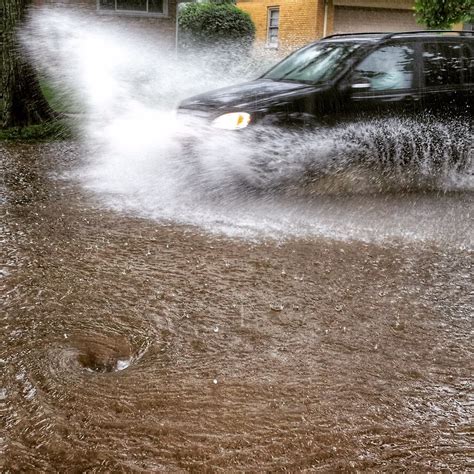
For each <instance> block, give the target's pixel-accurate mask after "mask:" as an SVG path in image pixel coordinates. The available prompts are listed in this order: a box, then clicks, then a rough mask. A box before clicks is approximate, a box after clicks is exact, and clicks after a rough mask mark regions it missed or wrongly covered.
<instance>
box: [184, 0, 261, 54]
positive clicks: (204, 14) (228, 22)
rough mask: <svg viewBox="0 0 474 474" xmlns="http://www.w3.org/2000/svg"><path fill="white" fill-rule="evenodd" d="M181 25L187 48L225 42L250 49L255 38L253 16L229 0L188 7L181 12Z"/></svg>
mask: <svg viewBox="0 0 474 474" xmlns="http://www.w3.org/2000/svg"><path fill="white" fill-rule="evenodd" d="M217 1H220V2H222V3H217ZM178 24H179V28H180V34H181V46H184V47H185V48H188V47H192V46H198V47H199V46H206V45H213V44H223V43H226V44H228V43H238V44H241V45H244V46H245V45H247V46H248V45H250V44H251V43H252V42H253V39H254V37H255V25H254V24H253V21H252V20H251V18H250V15H248V13H245V12H243V11H242V10H240V9H239V8H237V7H236V6H235V5H233V4H232V3H228V2H225V0H216V3H191V4H189V5H187V6H186V7H184V8H183V9H182V10H181V11H180V12H179V16H178Z"/></svg>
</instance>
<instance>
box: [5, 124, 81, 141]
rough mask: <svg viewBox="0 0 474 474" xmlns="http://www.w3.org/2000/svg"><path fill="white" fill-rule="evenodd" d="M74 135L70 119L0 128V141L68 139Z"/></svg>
mask: <svg viewBox="0 0 474 474" xmlns="http://www.w3.org/2000/svg"><path fill="white" fill-rule="evenodd" d="M75 137H76V135H75V131H74V125H73V124H72V122H71V121H70V120H66V119H63V120H57V121H54V122H45V123H42V124H40V125H30V126H29V127H21V128H20V127H14V128H7V129H2V130H0V141H1V140H6V141H16V140H19V141H33V142H37V141H51V140H70V139H74V138H75Z"/></svg>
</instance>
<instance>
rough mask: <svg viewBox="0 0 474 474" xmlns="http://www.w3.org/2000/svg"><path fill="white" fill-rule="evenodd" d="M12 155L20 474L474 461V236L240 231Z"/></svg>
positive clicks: (43, 154)
mask: <svg viewBox="0 0 474 474" xmlns="http://www.w3.org/2000/svg"><path fill="white" fill-rule="evenodd" d="M0 154H1V162H2V163H1V166H2V174H3V176H4V182H3V189H2V194H3V198H2V207H3V211H2V214H3V217H2V221H3V229H2V233H3V236H2V262H3V263H2V276H3V278H2V280H1V282H2V293H3V297H4V298H3V310H2V314H1V329H0V331H1V333H0V337H1V343H0V407H1V408H0V409H1V417H2V423H1V426H0V430H1V431H0V468H1V470H2V471H4V472H20V471H21V472H46V471H74V472H76V471H77V472H83V471H87V472H111V471H114V472H132V471H133V472H152V471H159V470H167V471H180V470H195V471H204V470H207V471H219V470H226V471H228V470H247V471H255V470H272V471H273V470H289V471H295V470H304V469H307V470H315V471H323V472H334V471H356V470H359V471H361V470H373V471H381V470H386V471H394V470H403V471H406V470H408V471H410V472H426V471H431V472H433V471H445V470H451V471H455V472H461V471H465V472H467V471H469V470H471V469H474V465H473V450H472V425H471V424H470V423H471V422H472V415H473V413H472V393H473V392H472V308H473V303H474V295H473V286H472V281H473V272H472V268H473V266H472V264H473V259H472V246H471V244H469V243H468V242H467V243H466V245H459V242H456V245H452V246H450V245H447V246H444V245H441V244H440V243H439V242H438V243H436V242H433V241H428V240H424V239H412V240H403V239H399V240H393V241H386V242H385V241H383V240H382V241H376V242H370V241H361V240H357V239H353V240H348V241H346V240H343V239H339V240H335V239H331V238H329V237H324V236H322V235H320V236H317V235H315V236H314V237H309V236H307V237H305V238H296V237H293V238H289V239H286V240H283V241H276V240H274V239H260V240H255V241H253V242H252V241H248V240H245V239H235V238H234V239H231V238H229V237H226V236H225V235H219V234H212V233H208V232H205V231H203V230H201V229H200V228H199V227H192V226H184V225H177V224H173V223H170V222H165V223H163V222H161V223H160V222H158V221H154V220H150V219H145V218H139V217H136V216H134V215H131V214H123V213H119V212H114V211H113V210H108V209H106V208H104V207H102V206H101V205H100V202H98V201H97V199H96V198H95V196H94V195H92V193H91V192H90V191H86V190H84V189H83V188H82V187H80V186H79V185H78V184H76V183H75V182H74V180H72V179H67V178H66V177H65V173H66V174H67V173H68V171H70V170H71V169H72V168H73V167H74V165H75V164H76V163H77V161H78V160H79V157H80V156H81V150H80V147H79V146H77V145H75V144H68V143H59V144H54V145H24V146H19V145H15V146H13V145H9V146H7V145H1V146H0ZM392 199H393V197H392ZM427 199H428V200H432V202H433V203H434V205H436V200H437V199H440V197H439V196H438V195H437V194H436V193H432V194H429V195H427V196H425V197H424V200H425V201H426V200H427ZM450 202H451V201H450ZM472 204H473V199H472V195H470V194H469V193H462V195H461V198H460V199H458V200H454V201H453V204H452V207H451V208H450V209H449V212H451V214H450V216H451V220H452V222H451V224H450V225H452V228H453V229H454V228H456V226H457V225H458V224H459V225H463V226H466V219H469V216H471V218H472ZM453 206H454V207H453ZM456 206H458V207H459V208H458V207H456ZM469 208H470V209H471V211H469ZM458 210H460V212H458ZM461 211H462V212H461ZM443 212H444V211H443ZM384 218H385V222H386V221H387V219H386V215H385V217H384ZM457 221H463V222H457ZM463 228H464V227H463ZM440 232H446V233H448V234H449V228H448V229H447V228H445V229H440Z"/></svg>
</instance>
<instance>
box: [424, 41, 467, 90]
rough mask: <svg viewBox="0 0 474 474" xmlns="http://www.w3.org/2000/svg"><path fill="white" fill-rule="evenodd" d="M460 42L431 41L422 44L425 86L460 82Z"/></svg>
mask: <svg viewBox="0 0 474 474" xmlns="http://www.w3.org/2000/svg"><path fill="white" fill-rule="evenodd" d="M461 48H462V44H461V43H447V42H432V43H425V44H424V45H423V68H424V72H425V86H427V87H435V86H448V85H456V84H461V83H462V69H463V67H462V58H461Z"/></svg>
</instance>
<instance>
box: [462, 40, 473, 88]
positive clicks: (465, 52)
mask: <svg viewBox="0 0 474 474" xmlns="http://www.w3.org/2000/svg"><path fill="white" fill-rule="evenodd" d="M473 53H474V48H471V47H469V45H467V44H464V45H463V47H462V56H463V68H462V69H463V75H464V84H471V83H473V82H474V54H473Z"/></svg>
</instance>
